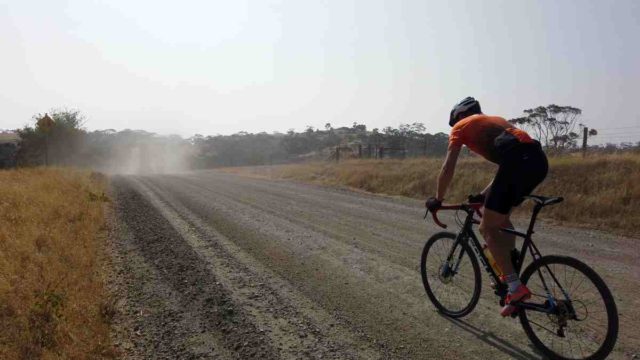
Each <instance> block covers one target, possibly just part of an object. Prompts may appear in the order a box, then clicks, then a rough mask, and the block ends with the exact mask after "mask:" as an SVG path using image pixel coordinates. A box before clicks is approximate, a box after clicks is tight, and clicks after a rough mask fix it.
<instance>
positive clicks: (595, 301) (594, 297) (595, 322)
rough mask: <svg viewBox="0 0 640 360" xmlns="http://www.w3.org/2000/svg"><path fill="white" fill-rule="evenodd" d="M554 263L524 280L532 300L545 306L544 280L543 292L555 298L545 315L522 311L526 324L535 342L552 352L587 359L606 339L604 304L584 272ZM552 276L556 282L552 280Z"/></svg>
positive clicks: (607, 313)
mask: <svg viewBox="0 0 640 360" xmlns="http://www.w3.org/2000/svg"><path fill="white" fill-rule="evenodd" d="M557 261H559V262H551V263H547V264H546V265H540V266H539V267H538V268H537V270H535V271H534V272H533V274H531V275H528V278H527V281H528V283H527V286H528V287H529V289H530V290H531V292H532V300H533V301H539V302H543V301H544V302H545V303H546V298H547V295H546V294H543V293H544V292H545V290H544V286H543V279H544V282H546V283H547V291H548V292H549V294H550V295H551V296H553V297H554V298H555V306H556V310H555V311H554V313H553V314H547V313H544V312H540V311H536V310H535V309H525V310H524V311H525V313H524V314H525V316H526V321H527V322H528V323H529V324H530V325H529V326H530V329H531V331H533V333H534V334H535V336H536V337H537V339H538V340H539V341H540V342H541V343H542V344H544V346H545V347H546V348H547V349H549V350H550V351H552V352H553V353H556V354H557V355H559V356H562V357H566V358H575V359H581V358H587V357H590V356H591V355H593V354H595V353H596V352H598V351H600V349H601V347H602V346H603V344H604V343H605V340H606V339H607V336H608V331H609V312H608V311H607V303H605V302H604V299H603V295H602V294H601V293H600V290H598V287H596V284H595V283H594V282H593V280H592V279H591V278H590V277H589V276H588V274H587V273H585V272H584V271H583V270H581V269H580V268H578V267H575V266H574V265H570V263H569V264H568V263H565V262H562V261H566V260H563V259H562V258H561V259H559V260H557ZM578 266H580V264H578ZM536 272H539V275H538V274H536ZM552 274H553V275H555V276H556V280H552V278H553V276H552ZM541 277H542V278H541ZM565 294H567V296H565ZM530 303H533V302H530ZM574 316H575V318H574ZM560 331H562V333H560ZM528 335H529V333H528Z"/></svg>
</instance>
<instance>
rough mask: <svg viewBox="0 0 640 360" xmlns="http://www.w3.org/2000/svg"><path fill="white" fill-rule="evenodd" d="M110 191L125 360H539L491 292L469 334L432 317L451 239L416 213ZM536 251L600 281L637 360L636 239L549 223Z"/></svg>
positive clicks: (149, 180) (227, 195)
mask: <svg viewBox="0 0 640 360" xmlns="http://www.w3.org/2000/svg"><path fill="white" fill-rule="evenodd" d="M112 185H113V189H112V193H113V194H112V195H113V198H114V200H115V201H114V206H113V212H112V217H111V231H112V236H111V238H112V243H111V244H110V251H111V253H112V258H113V264H114V273H113V274H112V279H111V282H112V287H113V292H114V294H115V295H114V296H115V298H116V300H117V307H118V309H119V311H118V313H117V315H116V317H115V324H116V332H115V335H114V338H115V339H114V340H115V342H116V345H117V346H118V347H119V348H120V350H121V352H122V354H123V355H124V357H125V358H136V359H137V358H180V359H201V358H216V359H218V358H220V359H247V358H256V359H299V358H313V359H324V358H328V359H387V358H394V359H424V358H437V359H479V358H482V359H510V358H515V359H539V358H541V356H540V355H539V354H538V353H537V352H536V351H535V350H534V349H533V348H532V345H531V344H530V342H529V341H528V339H527V338H526V336H525V335H524V332H523V331H522V328H521V327H520V324H519V322H518V321H517V319H510V318H509V319H502V318H500V316H499V314H498V311H499V306H498V305H497V303H496V299H495V297H494V295H493V294H492V292H491V291H490V289H489V288H488V284H487V282H488V281H487V278H486V277H483V295H482V298H481V300H480V303H479V304H478V307H477V308H476V309H475V311H474V312H473V313H472V314H470V315H469V316H467V317H466V318H464V319H463V320H461V321H453V320H450V319H448V318H445V317H443V316H441V315H439V314H438V313H437V312H436V311H435V310H434V308H433V306H432V305H431V303H430V302H429V301H428V299H427V297H426V295H425V293H424V289H423V287H422V283H421V280H420V274H419V261H420V253H421V250H422V247H423V245H424V243H425V241H426V239H427V238H428V237H429V236H430V235H431V234H433V233H435V232H436V231H439V230H440V229H439V228H436V227H435V225H433V224H432V223H430V222H429V223H425V222H424V221H423V220H422V215H423V207H422V203H421V202H419V201H415V200H410V199H404V198H390V197H384V196H377V195H371V194H365V193H361V192H354V191H349V190H344V189H335V188H326V187H320V186H313V185H305V184H298V183H293V182H285V181H272V180H264V179H254V178H247V177H240V176H236V175H229V174H223V173H218V172H215V171H204V172H194V173H187V174H181V175H162V176H160V175H158V176H127V177H123V176H119V177H114V178H113V179H112ZM557 206H562V205H557ZM442 219H443V220H445V222H447V223H449V224H450V225H454V220H453V218H452V217H448V216H446V215H443V216H442ZM519 225H522V224H519ZM452 227H454V226H452ZM536 236H537V237H536V239H537V242H538V245H539V246H540V247H541V249H542V251H543V253H545V254H552V253H553V254H565V255H572V256H575V257H577V258H579V259H581V260H583V261H584V262H586V263H587V264H589V265H591V266H592V267H594V268H595V269H596V271H598V272H599V273H600V274H601V275H602V277H603V278H604V279H605V281H607V283H608V284H609V286H610V288H611V289H612V291H613V293H614V296H615V297H616V301H617V303H618V309H619V312H620V320H621V327H620V337H619V340H618V344H617V345H616V349H615V352H614V353H613V354H612V357H613V358H632V357H635V356H638V355H637V354H638V353H639V352H640V351H639V350H640V335H639V333H638V332H637V328H638V326H640V316H639V315H638V312H636V311H633V309H638V308H639V306H640V300H639V297H638V290H639V287H638V285H639V283H640V261H638V260H640V251H639V250H640V243H639V242H638V241H637V239H631V238H622V237H617V236H612V235H607V234H605V233H600V232H596V231H586V230H579V229H574V228H560V227H555V226H551V225H547V224H544V223H541V224H540V226H538V232H537V234H536ZM483 276H484V274H483Z"/></svg>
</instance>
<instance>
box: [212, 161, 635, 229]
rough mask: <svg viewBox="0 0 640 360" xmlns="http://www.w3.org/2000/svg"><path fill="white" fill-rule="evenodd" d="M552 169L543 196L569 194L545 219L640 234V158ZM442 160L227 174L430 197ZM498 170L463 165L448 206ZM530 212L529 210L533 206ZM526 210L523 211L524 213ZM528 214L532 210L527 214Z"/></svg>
mask: <svg viewBox="0 0 640 360" xmlns="http://www.w3.org/2000/svg"><path fill="white" fill-rule="evenodd" d="M549 163H550V171H549V175H548V176H547V179H546V180H545V182H544V183H543V184H542V185H541V187H540V188H539V189H536V191H535V192H536V193H537V194H541V195H556V196H564V197H565V202H564V203H562V204H560V205H556V206H551V207H549V208H547V209H545V210H544V211H543V212H542V217H543V218H547V219H554V220H559V221H562V222H565V223H573V224H580V225H581V226H585V225H586V226H589V227H592V228H596V229H602V230H607V231H613V232H615V233H618V234H624V235H632V236H638V235H640V228H638V226H637V224H639V223H640V212H638V211H637V209H638V203H640V154H637V153H625V154H615V155H599V156H592V157H588V158H582V157H578V156H563V157H552V158H550V159H549ZM441 165H442V159H434V158H418V159H406V160H393V159H389V160H382V161H380V160H349V161H344V162H340V163H329V162H317V163H307V164H295V165H277V166H262V167H244V168H227V169H223V170H224V171H227V172H231V173H236V174H242V175H249V176H261V177H268V178H274V179H289V180H297V181H303V182H311V183H316V184H324V185H337V186H348V187H352V188H356V189H361V190H365V191H369V192H373V193H382V194H388V195H401V196H407V197H413V198H426V197H428V196H432V195H433V194H434V193H435V188H436V178H437V176H438V173H439V170H440V167H441ZM496 170H497V166H495V165H493V164H491V163H489V162H487V161H484V160H481V159H478V158H465V159H461V160H460V161H459V162H458V166H457V168H456V174H455V177H454V180H453V183H452V184H451V186H450V190H449V193H448V195H447V202H456V201H462V200H464V199H466V196H467V195H468V194H470V193H477V192H478V191H480V190H482V189H483V188H484V187H485V186H486V185H487V184H488V183H489V181H490V180H491V179H492V178H493V176H494V175H495V172H496ZM527 209H528V208H527ZM523 212H524V210H520V211H519V213H520V214H522V213H523ZM526 213H527V214H528V210H527V212H526Z"/></svg>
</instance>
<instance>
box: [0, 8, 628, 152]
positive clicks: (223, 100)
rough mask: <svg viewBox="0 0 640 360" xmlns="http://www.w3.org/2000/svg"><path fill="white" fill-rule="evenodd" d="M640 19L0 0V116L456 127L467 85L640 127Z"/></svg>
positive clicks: (511, 107) (164, 125)
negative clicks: (65, 114) (66, 110)
mask: <svg viewBox="0 0 640 360" xmlns="http://www.w3.org/2000/svg"><path fill="white" fill-rule="evenodd" d="M639 34H640V1H638V0H629V1H621V0H620V1H601V0H593V1H565V0H553V1H511V0H505V1H477V0H468V1H425V0H415V1H410V0H407V1H399V0H388V1H382V0H324V1H321V0H316V1H304V0H289V1H267V0H255V1H243V0H228V1H215V0H209V1H132V0H128V1H120V0H110V1H89V0H79V1H55V0H48V1H44V0H41V1H29V0H16V1H8V2H7V0H0V61H1V64H2V66H0V116H2V120H0V128H16V127H21V126H23V125H24V124H25V123H27V122H28V121H29V119H30V118H31V116H32V115H33V114H34V113H38V112H45V111H47V110H49V109H50V108H53V107H61V106H66V107H70V108H78V109H80V110H81V111H82V112H83V113H85V114H86V115H87V117H88V121H87V123H86V127H87V128H88V129H92V130H93V129H104V128H114V129H118V130H119V129H124V128H140V129H145V130H149V131H155V132H159V133H178V134H182V135H191V134H194V133H201V134H216V133H220V134H230V133H233V132H237V131H241V130H246V131H250V132H256V131H268V132H272V131H286V130H287V129H289V128H295V129H298V130H301V129H304V128H305V126H306V125H311V126H314V127H324V124H325V123H327V122H330V123H331V124H333V125H334V126H341V125H350V124H351V123H353V122H359V123H365V124H366V125H367V126H369V127H370V128H373V127H385V126H388V125H392V126H397V125H398V124H400V123H412V122H423V123H425V124H426V125H427V127H428V130H429V131H448V125H447V121H448V116H449V111H450V109H451V107H452V105H453V104H454V103H455V102H457V101H458V100H460V99H461V98H463V97H465V96H467V95H471V96H475V97H476V98H478V99H479V100H480V101H481V103H482V107H483V110H484V111H485V113H490V114H497V115H502V116H504V117H507V118H509V117H515V116H519V115H521V113H522V109H525V108H529V107H533V106H536V105H547V104H550V103H557V104H560V105H572V106H576V107H579V108H582V109H583V111H584V113H583V121H584V122H585V123H587V124H588V125H590V126H591V127H595V128H600V129H602V133H603V134H605V133H609V134H611V135H609V138H610V139H611V140H640V115H638V114H639V113H640V110H639V109H640V91H638V84H640V38H639V36H640V35H639ZM635 106H637V107H635ZM605 129H610V130H605ZM603 136H604V135H603ZM603 139H606V137H603Z"/></svg>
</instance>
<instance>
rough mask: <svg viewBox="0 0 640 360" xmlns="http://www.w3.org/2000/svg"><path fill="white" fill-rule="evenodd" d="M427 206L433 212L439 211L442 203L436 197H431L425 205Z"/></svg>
mask: <svg viewBox="0 0 640 360" xmlns="http://www.w3.org/2000/svg"><path fill="white" fill-rule="evenodd" d="M425 206H426V207H427V209H429V210H430V211H432V212H433V211H436V210H438V209H439V208H440V206H442V201H440V200H438V199H436V198H435V197H430V198H428V199H427V203H426V204H425Z"/></svg>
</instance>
